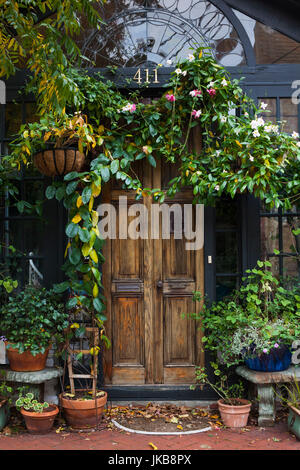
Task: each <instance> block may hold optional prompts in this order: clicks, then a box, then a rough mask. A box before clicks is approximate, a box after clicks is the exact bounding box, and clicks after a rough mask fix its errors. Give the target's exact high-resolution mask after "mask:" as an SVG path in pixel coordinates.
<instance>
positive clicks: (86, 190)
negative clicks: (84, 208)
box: [81, 186, 92, 204]
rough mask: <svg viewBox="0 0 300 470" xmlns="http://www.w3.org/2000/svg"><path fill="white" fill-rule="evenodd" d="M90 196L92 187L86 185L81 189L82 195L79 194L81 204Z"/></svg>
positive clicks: (86, 201) (85, 202) (87, 200)
mask: <svg viewBox="0 0 300 470" xmlns="http://www.w3.org/2000/svg"><path fill="white" fill-rule="evenodd" d="M91 197H92V188H91V187H90V186H87V187H86V188H84V190H83V191H82V195H81V199H82V202H83V204H87V203H88V202H89V200H90V199H91Z"/></svg>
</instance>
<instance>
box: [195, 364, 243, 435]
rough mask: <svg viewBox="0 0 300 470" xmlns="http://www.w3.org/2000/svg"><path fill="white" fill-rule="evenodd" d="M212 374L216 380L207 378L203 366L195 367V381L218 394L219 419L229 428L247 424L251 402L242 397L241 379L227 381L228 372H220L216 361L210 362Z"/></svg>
mask: <svg viewBox="0 0 300 470" xmlns="http://www.w3.org/2000/svg"><path fill="white" fill-rule="evenodd" d="M211 366H212V368H213V371H214V375H215V376H216V377H218V380H216V381H215V382H212V381H210V380H209V378H208V374H207V372H206V371H205V368H204V367H196V369H195V376H196V382H197V384H198V385H200V386H202V387H203V386H204V385H210V387H211V388H212V389H213V390H214V391H215V392H216V393H217V395H219V397H220V399H219V400H218V408H219V412H220V415H221V419H222V421H223V423H224V424H225V426H229V427H231V428H242V427H245V426H247V422H248V418H249V413H250V410H251V402H250V401H249V400H246V399H244V398H242V396H243V393H244V386H243V383H242V381H241V380H240V381H239V382H236V383H232V384H230V382H229V377H228V374H227V373H226V374H224V373H223V372H221V370H220V367H219V365H218V364H217V363H216V362H211ZM195 388H196V385H192V386H191V389H195Z"/></svg>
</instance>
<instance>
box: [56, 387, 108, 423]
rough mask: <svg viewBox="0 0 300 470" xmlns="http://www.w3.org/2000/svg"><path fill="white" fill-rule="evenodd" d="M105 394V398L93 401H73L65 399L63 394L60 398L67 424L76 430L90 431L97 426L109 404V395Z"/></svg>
mask: <svg viewBox="0 0 300 470" xmlns="http://www.w3.org/2000/svg"><path fill="white" fill-rule="evenodd" d="M77 391H79V390H77ZM86 391H87V390H86ZM104 393H105V395H104V396H102V397H99V398H97V399H91V400H80V399H78V400H71V399H67V398H64V397H63V394H62V393H61V394H60V395H59V398H60V403H61V406H62V408H63V411H64V415H65V418H66V421H67V424H68V425H69V426H71V427H72V428H74V429H88V428H93V427H95V426H97V424H99V423H100V421H101V419H102V413H103V410H104V407H105V405H106V402H107V393H106V392H104Z"/></svg>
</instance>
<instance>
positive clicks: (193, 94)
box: [190, 90, 202, 98]
mask: <svg viewBox="0 0 300 470" xmlns="http://www.w3.org/2000/svg"><path fill="white" fill-rule="evenodd" d="M201 94H202V91H201V90H192V91H190V95H191V96H192V97H193V98H196V97H197V96H199V95H201Z"/></svg>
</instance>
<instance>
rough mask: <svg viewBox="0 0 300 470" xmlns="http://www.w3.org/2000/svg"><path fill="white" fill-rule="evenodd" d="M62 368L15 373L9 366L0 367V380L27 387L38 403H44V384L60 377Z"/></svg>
mask: <svg viewBox="0 0 300 470" xmlns="http://www.w3.org/2000/svg"><path fill="white" fill-rule="evenodd" d="M62 375H63V368H62V367H46V368H45V369H43V370H39V371H35V372H15V371H13V370H11V369H10V368H9V366H0V380H5V381H6V382H11V383H13V384H15V385H16V386H18V385H19V386H20V385H21V384H22V385H29V386H30V391H31V392H32V393H35V394H36V396H37V397H39V400H40V401H44V388H45V383H46V382H48V381H50V380H53V379H58V378H59V377H62Z"/></svg>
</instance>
